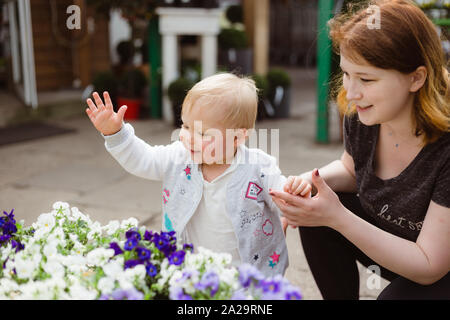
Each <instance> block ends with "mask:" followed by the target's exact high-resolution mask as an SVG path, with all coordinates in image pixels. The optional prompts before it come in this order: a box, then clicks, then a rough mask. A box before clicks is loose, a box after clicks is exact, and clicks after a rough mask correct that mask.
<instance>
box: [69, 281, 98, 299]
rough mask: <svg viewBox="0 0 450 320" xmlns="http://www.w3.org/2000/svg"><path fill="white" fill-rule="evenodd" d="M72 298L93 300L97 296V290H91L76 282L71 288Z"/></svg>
mask: <svg viewBox="0 0 450 320" xmlns="http://www.w3.org/2000/svg"><path fill="white" fill-rule="evenodd" d="M69 293H70V297H71V299H75V300H93V299H95V298H96V297H97V291H96V290H89V289H87V288H86V287H84V286H82V285H81V284H80V283H75V284H73V285H72V286H70V288H69Z"/></svg>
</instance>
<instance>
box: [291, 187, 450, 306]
mask: <svg viewBox="0 0 450 320" xmlns="http://www.w3.org/2000/svg"><path fill="white" fill-rule="evenodd" d="M337 194H338V196H339V199H340V200H341V202H342V204H343V205H344V206H345V207H346V208H347V209H349V210H350V211H352V212H353V213H354V214H356V215H358V216H359V217H361V218H362V219H364V220H366V221H368V222H370V223H372V224H374V220H373V218H372V217H370V216H368V215H367V214H366V213H365V212H364V209H363V208H362V207H361V204H360V202H359V198H358V197H357V196H356V194H354V193H337ZM299 231H300V239H301V241H302V245H303V251H304V252H305V256H306V259H307V261H308V264H309V267H310V269H311V272H312V274H313V276H314V280H315V281H316V284H317V286H318V287H319V290H320V293H321V294H322V297H323V298H324V299H325V300H330V299H332V300H337V299H349V300H357V299H359V272H358V267H357V264H356V261H357V260H358V261H359V262H360V263H361V264H363V265H364V266H366V267H369V266H371V265H376V266H377V267H379V268H380V272H381V274H380V275H381V277H383V278H384V279H386V280H388V281H390V282H391V283H390V284H389V285H388V286H387V287H386V288H385V289H384V290H383V291H382V292H381V294H380V295H379V296H378V299H379V300H402V299H407V300H413V299H450V273H447V275H446V276H445V277H443V278H442V279H440V280H439V281H437V282H435V283H433V284H431V285H427V286H425V285H420V284H417V283H415V282H412V281H410V280H408V279H406V278H403V277H401V276H399V275H398V274H395V273H393V272H391V271H389V270H387V269H385V268H383V267H381V266H379V265H377V264H376V263H375V262H374V261H373V260H371V259H370V258H369V257H368V256H366V255H365V254H364V253H363V252H362V251H361V250H359V249H358V248H357V247H356V246H355V245H354V244H353V243H351V242H350V241H348V240H347V239H346V238H345V237H344V236H342V235H341V234H340V233H339V232H337V231H335V230H333V229H331V228H328V227H300V228H299Z"/></svg>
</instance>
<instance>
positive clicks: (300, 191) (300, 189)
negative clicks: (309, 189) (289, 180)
mask: <svg viewBox="0 0 450 320" xmlns="http://www.w3.org/2000/svg"><path fill="white" fill-rule="evenodd" d="M305 187H306V186H305V184H304V183H301V184H300V185H299V186H298V187H297V189H295V191H294V192H293V193H294V194H302V193H303V191H304V189H305Z"/></svg>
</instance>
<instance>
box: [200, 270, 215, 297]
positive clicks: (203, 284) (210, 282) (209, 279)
mask: <svg viewBox="0 0 450 320" xmlns="http://www.w3.org/2000/svg"><path fill="white" fill-rule="evenodd" d="M219 283H220V278H219V276H218V275H217V273H216V272H215V271H214V270H210V271H207V272H205V273H204V274H203V276H202V279H201V280H200V282H198V283H197V284H196V285H195V288H196V289H199V290H206V289H208V288H209V289H211V293H210V294H211V297H214V295H215V294H216V292H217V290H218V289H219Z"/></svg>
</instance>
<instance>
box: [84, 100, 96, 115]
mask: <svg viewBox="0 0 450 320" xmlns="http://www.w3.org/2000/svg"><path fill="white" fill-rule="evenodd" d="M86 102H87V104H88V106H89V109H90V110H91V111H92V112H94V113H95V112H96V111H97V106H96V105H95V103H94V102H93V101H92V100H91V99H90V98H89V99H87V100H86Z"/></svg>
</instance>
